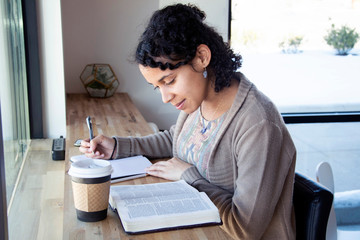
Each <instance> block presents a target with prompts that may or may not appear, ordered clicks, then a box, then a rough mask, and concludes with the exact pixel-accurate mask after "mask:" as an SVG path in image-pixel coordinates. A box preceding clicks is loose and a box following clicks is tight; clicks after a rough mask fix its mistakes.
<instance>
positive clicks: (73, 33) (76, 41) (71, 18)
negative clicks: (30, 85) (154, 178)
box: [62, 0, 228, 129]
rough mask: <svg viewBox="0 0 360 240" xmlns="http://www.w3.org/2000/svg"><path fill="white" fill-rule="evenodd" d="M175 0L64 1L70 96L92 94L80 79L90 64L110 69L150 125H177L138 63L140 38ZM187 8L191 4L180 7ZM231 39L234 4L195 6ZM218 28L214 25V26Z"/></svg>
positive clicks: (222, 0)
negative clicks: (230, 11) (159, 12)
mask: <svg viewBox="0 0 360 240" xmlns="http://www.w3.org/2000/svg"><path fill="white" fill-rule="evenodd" d="M174 2H175V1H169V0H133V1H128V0H101V1H99V0H77V1H73V0H62V24H63V43H64V67H65V86H66V93H82V92H84V93H85V92H86V91H85V89H84V87H83V86H82V84H81V81H80V79H79V76H80V74H81V72H82V70H83V68H84V67H85V65H86V64H89V63H109V64H110V65H111V66H112V67H113V69H114V71H115V74H116V75H117V77H118V79H119V81H120V86H119V88H118V90H117V91H119V92H127V93H128V94H129V95H130V97H131V99H132V100H133V102H134V103H135V105H136V106H137V107H138V109H139V110H140V111H141V113H142V114H143V116H144V117H145V119H146V120H147V121H151V122H155V123H156V124H157V125H158V126H159V128H160V129H168V128H169V127H170V126H171V125H172V124H174V123H175V121H176V118H177V115H178V113H179V112H178V110H176V109H175V108H174V107H173V106H172V105H171V104H164V103H162V101H161V96H160V94H159V93H158V92H155V91H154V90H153V88H152V87H151V86H150V85H148V84H146V82H145V80H144V78H143V77H142V75H141V74H140V72H139V69H138V66H137V65H136V64H135V63H132V62H131V60H132V59H133V54H134V51H135V48H136V46H137V42H138V38H139V36H140V35H141V33H142V32H143V31H144V28H145V26H146V24H147V22H148V20H149V18H150V16H151V15H152V13H153V12H154V11H155V10H158V9H159V8H161V7H163V6H165V5H168V4H171V3H174ZM176 2H184V3H187V1H176ZM191 2H192V3H195V4H197V5H198V6H199V7H200V8H201V9H202V10H204V11H205V12H206V13H207V15H208V22H209V23H210V24H211V25H213V26H216V28H217V29H218V31H219V32H220V33H222V34H223V36H224V38H225V39H227V34H228V33H227V29H228V0H217V1H206V0H194V1H191ZM212 23H213V24H212Z"/></svg>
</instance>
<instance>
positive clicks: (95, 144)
mask: <svg viewBox="0 0 360 240" xmlns="http://www.w3.org/2000/svg"><path fill="white" fill-rule="evenodd" d="M114 146H115V139H113V138H111V137H107V136H104V135H99V136H96V137H95V138H93V139H92V140H91V141H90V139H85V140H82V141H81V145H80V147H79V150H80V152H82V153H84V154H85V155H86V156H87V157H90V158H101V159H111V157H113V156H111V154H112V153H113V150H114Z"/></svg>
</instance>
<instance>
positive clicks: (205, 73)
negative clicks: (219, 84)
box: [203, 68, 208, 78]
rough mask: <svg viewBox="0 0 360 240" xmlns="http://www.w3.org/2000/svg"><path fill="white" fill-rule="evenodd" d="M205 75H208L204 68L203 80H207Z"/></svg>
mask: <svg viewBox="0 0 360 240" xmlns="http://www.w3.org/2000/svg"><path fill="white" fill-rule="evenodd" d="M207 75H208V73H207V70H206V68H205V69H204V72H203V76H204V78H207Z"/></svg>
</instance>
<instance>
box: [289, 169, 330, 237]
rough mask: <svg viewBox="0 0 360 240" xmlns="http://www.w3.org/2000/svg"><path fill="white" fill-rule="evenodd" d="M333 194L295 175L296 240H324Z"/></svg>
mask: <svg viewBox="0 0 360 240" xmlns="http://www.w3.org/2000/svg"><path fill="white" fill-rule="evenodd" d="M332 201H333V194H332V193H331V192H330V191H329V190H328V189H326V188H325V187H323V186H322V185H321V184H319V183H316V182H315V181H312V180H311V179H309V178H307V177H305V176H304V175H302V174H300V173H295V183H294V196H293V203H294V210H295V220H296V239H301V240H325V239H326V227H327V223H328V218H329V213H330V210H331V206H332Z"/></svg>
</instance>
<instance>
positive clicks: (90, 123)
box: [86, 116, 95, 154]
mask: <svg viewBox="0 0 360 240" xmlns="http://www.w3.org/2000/svg"><path fill="white" fill-rule="evenodd" d="M86 123H87V126H88V128H89V134H90V141H91V140H92V139H93V138H94V132H93V127H92V122H91V117H90V116H88V117H87V118H86ZM92 153H93V154H95V153H94V151H93V152H92Z"/></svg>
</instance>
